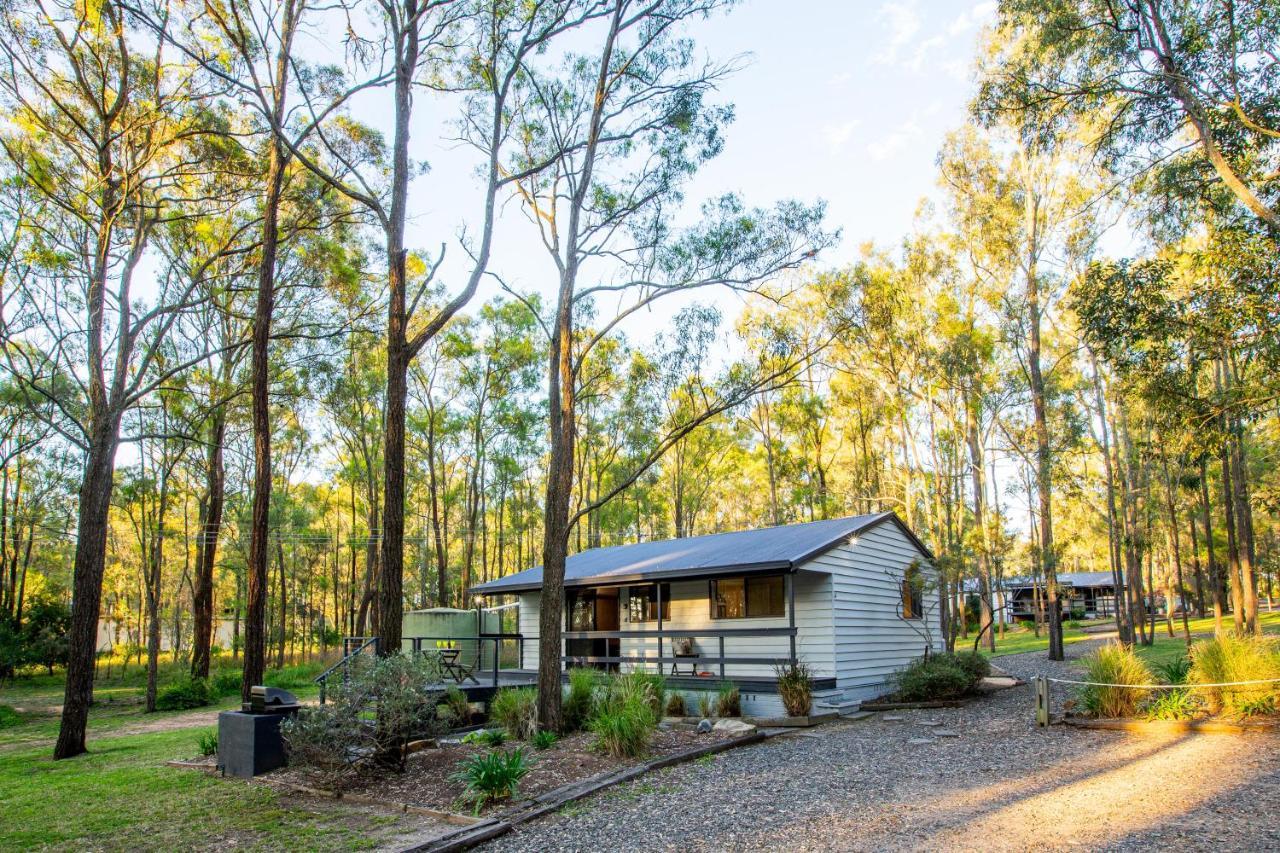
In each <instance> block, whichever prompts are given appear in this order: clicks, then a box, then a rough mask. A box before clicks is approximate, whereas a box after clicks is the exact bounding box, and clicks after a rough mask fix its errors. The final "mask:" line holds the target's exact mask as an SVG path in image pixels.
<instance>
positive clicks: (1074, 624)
mask: <svg viewBox="0 0 1280 853" xmlns="http://www.w3.org/2000/svg"><path fill="white" fill-rule="evenodd" d="M1064 624H1065V625H1066V627H1068V628H1080V627H1081V626H1082V625H1083V624H1084V623H1082V622H1081V621H1080V620H1079V619H1068V620H1067V621H1066V623H1064Z"/></svg>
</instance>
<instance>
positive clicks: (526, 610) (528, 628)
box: [519, 592, 541, 669]
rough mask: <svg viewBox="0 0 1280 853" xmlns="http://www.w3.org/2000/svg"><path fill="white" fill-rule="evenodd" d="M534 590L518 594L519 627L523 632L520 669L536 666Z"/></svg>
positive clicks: (539, 596) (537, 595)
mask: <svg viewBox="0 0 1280 853" xmlns="http://www.w3.org/2000/svg"><path fill="white" fill-rule="evenodd" d="M539 598H541V595H539V594H538V593H536V592H525V593H521V594H520V628H519V632H520V633H521V634H524V636H525V638H526V639H525V641H524V655H523V657H521V659H520V669H537V668H538V619H539V618H540V617H539V614H538V599H539Z"/></svg>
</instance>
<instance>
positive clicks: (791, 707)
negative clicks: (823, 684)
mask: <svg viewBox="0 0 1280 853" xmlns="http://www.w3.org/2000/svg"><path fill="white" fill-rule="evenodd" d="M773 671H774V673H775V674H776V675H777V678H778V697H779V698H780V699H782V707H783V708H785V709H786V711H787V715H788V716H791V717H807V716H808V715H809V711H810V710H811V709H812V708H813V670H812V669H810V668H809V665H808V664H806V663H801V662H798V661H797V662H796V663H794V664H778V665H777V666H775V667H774V668H773Z"/></svg>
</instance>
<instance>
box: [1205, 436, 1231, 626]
mask: <svg viewBox="0 0 1280 853" xmlns="http://www.w3.org/2000/svg"><path fill="white" fill-rule="evenodd" d="M1200 501H1201V505H1202V506H1203V508H1204V544H1205V549H1206V551H1207V553H1206V559H1207V560H1208V563H1209V585H1210V588H1211V590H1212V592H1213V633H1214V636H1216V637H1220V636H1222V629H1223V625H1222V622H1223V614H1224V612H1225V609H1226V608H1225V606H1224V602H1223V600H1222V569H1221V565H1222V564H1221V563H1219V562H1218V559H1217V557H1216V556H1215V554H1214V547H1213V504H1212V503H1211V502H1210V500H1209V463H1208V460H1207V458H1206V457H1204V456H1201V457H1200Z"/></svg>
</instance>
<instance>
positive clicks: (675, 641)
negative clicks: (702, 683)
mask: <svg viewBox="0 0 1280 853" xmlns="http://www.w3.org/2000/svg"><path fill="white" fill-rule="evenodd" d="M671 656H672V657H673V658H675V660H674V661H672V663H671V674H672V675H679V674H680V668H681V667H682V666H685V665H687V666H688V667H689V673H688V674H689V675H697V674H698V658H699V657H700V655H699V654H698V652H697V650H696V649H695V648H694V647H693V637H673V638H672V639H671Z"/></svg>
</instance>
